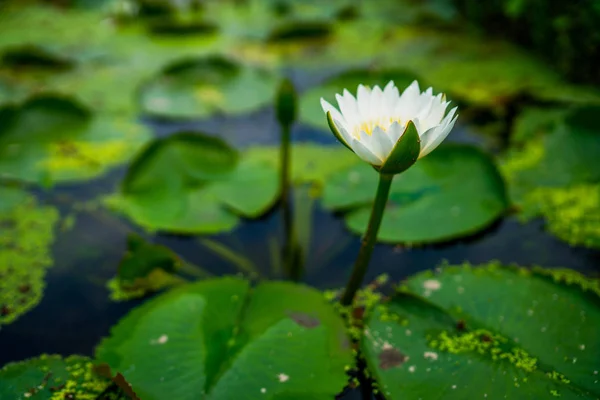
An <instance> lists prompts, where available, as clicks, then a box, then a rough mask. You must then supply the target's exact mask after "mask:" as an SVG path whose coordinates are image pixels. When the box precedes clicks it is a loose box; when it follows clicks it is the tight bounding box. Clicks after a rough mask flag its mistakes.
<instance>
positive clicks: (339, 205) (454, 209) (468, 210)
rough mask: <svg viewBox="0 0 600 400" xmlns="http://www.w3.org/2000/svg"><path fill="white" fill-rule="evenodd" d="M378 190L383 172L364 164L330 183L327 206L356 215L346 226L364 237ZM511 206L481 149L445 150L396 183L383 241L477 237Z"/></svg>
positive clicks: (382, 231)
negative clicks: (379, 175) (477, 234)
mask: <svg viewBox="0 0 600 400" xmlns="http://www.w3.org/2000/svg"><path fill="white" fill-rule="evenodd" d="M376 186H377V173H376V172H375V171H373V170H372V169H371V168H370V167H369V166H368V165H366V164H364V163H360V164H358V165H356V166H355V167H351V168H349V169H347V170H345V171H342V172H339V173H337V174H335V175H334V176H332V177H331V178H329V179H328V180H327V181H326V183H325V188H324V193H323V205H324V206H325V207H326V208H330V209H334V210H350V212H349V213H348V214H347V215H346V216H345V220H346V224H347V226H348V227H349V228H350V229H351V230H352V231H353V232H356V233H359V234H362V233H364V232H365V229H366V227H367V222H368V218H369V214H370V211H371V204H372V202H373V199H374V193H375V189H376ZM507 205H508V201H507V198H506V194H505V188H504V182H503V181H502V178H501V177H500V175H499V173H498V171H497V169H496V167H495V166H494V163H493V162H492V160H491V159H490V157H489V156H487V155H486V154H484V153H483V152H481V151H480V150H478V149H477V148H475V147H471V146H465V145H445V146H442V147H440V148H439V149H437V150H435V151H434V152H433V153H432V154H431V155H428V156H427V157H425V158H423V159H422V160H419V161H418V162H417V163H416V164H415V165H414V166H413V167H411V168H410V169H408V170H407V171H406V172H404V173H402V174H400V175H398V176H396V177H395V178H394V181H393V183H392V187H391V191H390V196H389V201H388V206H387V208H386V210H385V214H384V218H383V222H382V225H381V229H380V231H379V236H378V239H379V240H380V241H383V242H394V243H396V242H405V243H430V242H439V241H443V240H448V239H453V238H457V237H461V236H465V235H469V234H473V233H475V232H477V231H479V230H481V229H483V228H484V227H486V226H488V225H489V224H490V223H492V222H493V221H494V220H496V219H497V218H498V217H499V216H500V215H502V213H503V212H504V211H505V210H506V207H507Z"/></svg>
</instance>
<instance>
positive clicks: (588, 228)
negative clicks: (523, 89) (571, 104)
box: [502, 106, 600, 247]
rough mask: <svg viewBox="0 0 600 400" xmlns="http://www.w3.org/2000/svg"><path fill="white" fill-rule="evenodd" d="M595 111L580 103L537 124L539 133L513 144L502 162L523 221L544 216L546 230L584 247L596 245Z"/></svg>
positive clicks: (599, 176)
mask: <svg viewBox="0 0 600 400" xmlns="http://www.w3.org/2000/svg"><path fill="white" fill-rule="evenodd" d="M599 111H600V108H598V107H597V106H585V107H579V108H576V109H573V110H570V111H569V112H563V113H562V115H561V117H562V118H560V119H559V120H558V121H557V120H556V119H552V120H550V121H549V122H550V123H545V124H541V125H540V128H539V130H540V132H541V134H538V137H536V138H533V139H531V140H529V141H526V142H525V144H524V145H523V147H522V148H521V149H512V150H511V151H510V152H509V154H508V155H507V157H506V158H505V160H504V163H503V165H502V170H503V173H504V175H505V176H506V179H507V182H508V184H509V189H510V196H511V199H512V201H513V202H514V203H515V204H516V205H517V206H518V207H519V211H520V214H519V216H520V218H521V219H522V220H524V221H527V220H529V219H531V218H534V217H538V216H543V217H544V218H545V219H546V222H547V229H548V230H549V231H550V232H552V233H554V234H556V235H557V236H558V237H559V238H561V239H563V240H565V241H567V242H569V243H571V244H573V245H583V246H587V247H598V246H600V219H598V218H597V217H595V216H596V215H599V214H600V199H599V198H598V191H599V190H600V162H599V161H598V157H597V155H598V154H599V152H600V140H598V129H597V126H596V125H597V124H596V123H595V118H596V117H595V116H596V115H597V113H598V112H599ZM544 133H545V135H543V134H544Z"/></svg>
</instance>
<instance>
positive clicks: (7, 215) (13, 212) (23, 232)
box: [0, 188, 59, 386]
mask: <svg viewBox="0 0 600 400" xmlns="http://www.w3.org/2000/svg"><path fill="white" fill-rule="evenodd" d="M58 216H59V215H58V211H57V210H56V209H55V208H54V207H47V206H39V205H38V204H37V202H36V200H35V198H34V197H32V196H30V195H28V194H26V193H25V192H22V191H20V190H18V189H9V188H0V326H2V325H4V324H9V323H11V322H13V321H15V320H16V319H17V318H19V317H20V316H21V315H22V314H24V313H26V312H27V311H29V310H31V309H32V308H33V307H35V306H36V305H37V304H38V303H39V302H40V300H41V299H42V295H43V291H44V287H45V283H44V278H45V276H46V270H47V269H48V268H49V267H51V266H52V257H51V252H50V246H51V245H52V242H53V239H54V227H55V225H56V222H57V221H58ZM0 386H1V385H0Z"/></svg>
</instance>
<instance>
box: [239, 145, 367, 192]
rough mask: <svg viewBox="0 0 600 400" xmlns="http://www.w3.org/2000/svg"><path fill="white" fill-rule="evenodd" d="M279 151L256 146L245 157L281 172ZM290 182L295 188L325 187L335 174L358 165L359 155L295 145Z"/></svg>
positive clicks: (314, 146) (345, 151)
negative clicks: (298, 185)
mask: <svg viewBox="0 0 600 400" xmlns="http://www.w3.org/2000/svg"><path fill="white" fill-rule="evenodd" d="M279 151H280V148H279V147H269V146H256V147H251V148H250V149H248V151H247V153H246V156H247V157H248V158H249V159H251V160H255V161H256V162H261V163H267V164H268V165H270V166H271V167H272V168H279V157H280V155H279ZM290 157H291V179H292V182H294V183H295V184H301V183H316V184H317V185H319V186H322V185H324V184H325V182H326V180H327V179H328V177H329V176H331V175H332V174H334V173H336V172H338V171H342V170H344V169H346V168H348V167H350V166H352V165H356V164H357V163H358V162H359V161H358V158H357V157H356V155H354V154H353V153H351V152H349V151H348V150H346V149H345V148H343V147H341V146H319V145H315V144H305V143H299V144H294V145H293V146H292V149H291V155H290Z"/></svg>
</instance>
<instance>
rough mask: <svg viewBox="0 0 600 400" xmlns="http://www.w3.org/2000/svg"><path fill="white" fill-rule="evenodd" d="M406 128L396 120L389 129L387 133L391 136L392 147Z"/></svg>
mask: <svg viewBox="0 0 600 400" xmlns="http://www.w3.org/2000/svg"><path fill="white" fill-rule="evenodd" d="M405 129H406V127H405V126H403V125H400V124H399V123H398V122H394V123H393V124H392V125H390V127H389V128H388V130H387V134H388V136H389V137H390V141H391V142H392V147H393V146H394V145H395V144H396V142H397V141H398V139H400V136H402V134H403V133H404V130H405Z"/></svg>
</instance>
